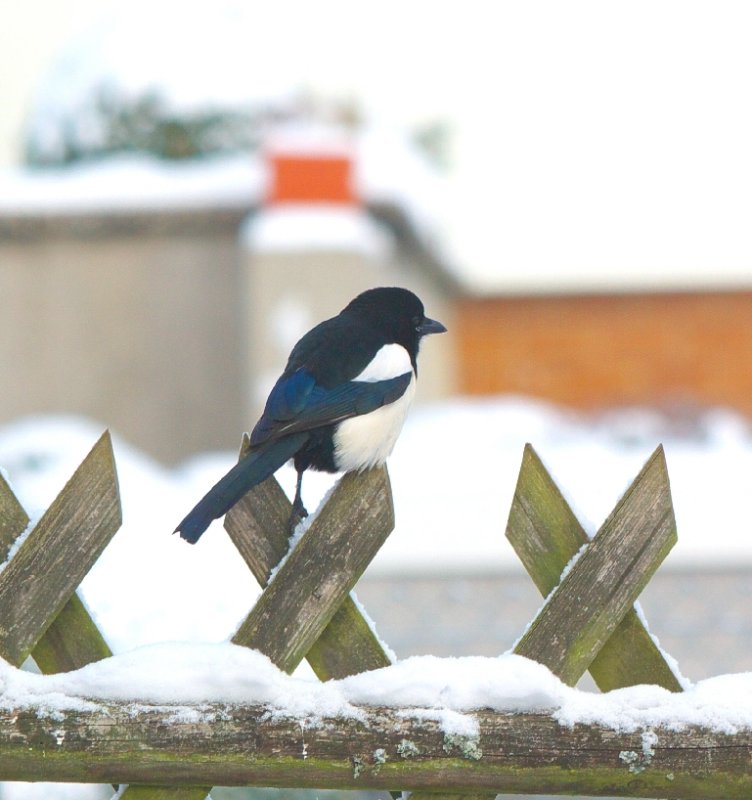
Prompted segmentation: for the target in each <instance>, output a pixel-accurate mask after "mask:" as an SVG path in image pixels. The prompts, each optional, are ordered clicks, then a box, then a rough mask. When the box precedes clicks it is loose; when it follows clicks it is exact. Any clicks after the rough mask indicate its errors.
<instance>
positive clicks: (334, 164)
mask: <svg viewBox="0 0 752 800" xmlns="http://www.w3.org/2000/svg"><path fill="white" fill-rule="evenodd" d="M268 159H269V168H270V185H269V192H268V194H267V197H266V202H267V203H268V204H270V205H275V204H280V203H338V204H346V205H359V204H360V202H359V198H358V197H357V196H356V194H355V190H354V180H353V159H352V157H351V156H350V155H345V154H340V153H337V154H332V153H326V152H315V151H314V152H309V153H306V152H300V151H298V152H292V151H271V152H269V154H268Z"/></svg>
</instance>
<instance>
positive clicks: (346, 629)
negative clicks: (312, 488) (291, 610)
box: [225, 476, 391, 680]
mask: <svg viewBox="0 0 752 800" xmlns="http://www.w3.org/2000/svg"><path fill="white" fill-rule="evenodd" d="M290 509H291V503H290V501H289V500H288V499H287V495H285V493H284V491H283V490H282V488H281V487H280V485H279V483H278V482H277V480H276V478H274V476H272V477H270V478H268V479H267V480H266V481H264V482H263V483H261V484H259V485H258V486H256V487H254V488H253V489H251V491H250V492H248V494H246V496H245V497H244V498H243V499H242V500H241V501H240V502H239V503H238V504H237V505H236V506H234V507H233V508H232V509H231V510H230V511H229V512H228V514H227V515H226V516H225V528H226V529H227V532H228V534H229V535H230V538H231V539H232V541H233V542H234V544H235V546H236V547H237V548H238V551H239V552H240V554H241V556H242V557H243V559H244V560H245V562H246V564H247V565H248V567H249V569H250V570H251V572H252V573H253V574H254V576H255V577H256V580H257V581H258V582H259V584H260V585H261V586H262V587H263V586H266V585H267V583H268V578H269V573H270V572H271V570H272V568H273V567H275V566H276V565H277V564H278V563H279V562H280V561H281V560H282V558H283V557H284V555H285V554H286V553H287V550H288V546H289V541H288V535H287V520H288V518H289V516H290ZM306 658H307V659H308V661H309V663H310V664H311V666H312V668H313V670H314V672H315V673H316V675H317V676H318V677H319V679H320V680H330V679H332V678H334V679H337V678H344V677H346V676H347V675H354V674H356V673H358V672H365V671H366V670H370V669H379V668H381V667H386V666H389V664H390V663H391V660H390V658H389V655H388V654H387V653H386V651H385V649H384V647H383V645H382V644H381V642H380V641H379V639H378V637H377V636H376V635H375V634H374V632H373V630H372V628H371V626H370V624H369V622H368V621H367V620H366V619H365V617H364V616H363V614H362V613H361V611H360V610H359V608H358V607H357V605H356V604H355V603H354V602H353V600H352V599H351V598H350V597H349V596H348V597H346V598H345V600H344V601H343V602H342V604H341V605H340V606H339V608H338V609H337V611H336V613H335V614H334V616H333V617H332V619H331V620H330V622H329V624H328V625H327V626H326V628H325V629H324V630H323V632H322V633H321V636H319V638H318V639H317V640H316V641H315V642H314V643H313V644H312V645H311V647H310V649H309V651H308V653H307V655H306Z"/></svg>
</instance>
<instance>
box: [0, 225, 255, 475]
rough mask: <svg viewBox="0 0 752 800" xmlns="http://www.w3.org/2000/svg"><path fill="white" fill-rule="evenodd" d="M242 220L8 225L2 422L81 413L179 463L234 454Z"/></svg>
mask: <svg viewBox="0 0 752 800" xmlns="http://www.w3.org/2000/svg"><path fill="white" fill-rule="evenodd" d="M244 214H245V211H240V210H239V211H232V212H228V211H223V212H215V211H211V210H203V211H193V212H172V213H171V212H169V211H155V212H149V213H138V212H133V213H117V214H94V213H89V214H85V215H75V214H67V215H65V216H62V217H54V218H50V217H45V216H43V215H42V216H36V217H29V216H26V217H23V218H16V219H12V218H2V219H0V364H1V365H2V376H3V380H2V384H3V389H2V392H0V423H5V422H8V421H10V420H12V419H13V418H16V417H19V416H24V415H28V414H37V413H44V414H47V413H73V414H82V415H86V416H88V417H91V418H94V419H97V420H99V421H101V422H102V424H103V425H107V426H111V427H112V428H113V429H114V430H115V431H116V432H117V433H119V434H121V435H122V436H124V437H125V438H126V439H128V440H129V441H131V442H132V443H133V444H135V445H137V446H139V447H141V448H143V449H144V450H145V451H147V452H149V453H151V454H152V455H155V456H158V457H160V458H161V459H163V460H165V461H168V462H171V461H175V460H177V459H179V458H182V457H185V456H186V455H188V454H190V453H193V452H196V451H205V450H208V449H213V448H218V447H235V446H236V445H237V443H238V441H239V434H240V432H241V431H242V430H243V426H244V425H245V424H247V423H246V421H245V419H244V410H245V395H244V392H245V386H246V383H247V377H246V375H245V370H246V363H247V361H246V357H245V353H246V349H247V348H246V342H245V338H244V333H245V327H246V326H245V322H244V316H245V306H244V302H243V298H242V294H241V285H242V281H241V259H240V253H239V248H238V243H237V231H238V228H239V225H240V221H241V220H242V218H243V216H244Z"/></svg>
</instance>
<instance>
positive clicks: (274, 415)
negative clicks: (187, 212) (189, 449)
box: [251, 369, 412, 446]
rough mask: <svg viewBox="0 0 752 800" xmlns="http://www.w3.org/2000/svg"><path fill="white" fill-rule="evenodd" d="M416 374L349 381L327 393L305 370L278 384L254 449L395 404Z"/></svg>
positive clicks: (254, 435)
mask: <svg viewBox="0 0 752 800" xmlns="http://www.w3.org/2000/svg"><path fill="white" fill-rule="evenodd" d="M411 379H412V372H406V373H404V374H403V375H398V376H397V377H396V378H389V379H387V380H383V381H373V382H368V381H346V382H345V383H342V384H340V385H339V386H335V387H334V388H331V389H327V388H325V387H323V386H320V385H318V384H317V383H316V380H315V378H314V377H313V375H311V373H310V372H308V371H307V370H305V369H298V370H296V371H295V372H293V373H292V374H290V375H287V376H283V377H282V378H280V380H279V381H277V383H276V385H275V386H274V388H273V389H272V391H271V394H270V395H269V399H268V400H267V403H266V408H265V409H264V414H263V416H262V417H261V419H260V420H259V421H258V423H257V425H256V427H255V428H254V429H253V432H252V433H251V446H256V445H259V444H261V443H263V442H265V441H268V440H270V439H277V438H279V437H280V436H287V435H288V434H291V433H295V432H298V431H307V430H311V429H312V428H319V427H322V426H324V425H333V424H335V423H337V422H341V421H342V420H345V419H349V418H350V417H357V416H360V415H361V414H368V413H370V412H371V411H375V410H376V409H377V408H381V407H382V406H385V405H388V404H389V403H393V402H394V401H395V400H397V399H399V398H400V397H401V396H402V395H403V394H404V393H405V391H406V390H407V387H408V386H409V384H410V381H411Z"/></svg>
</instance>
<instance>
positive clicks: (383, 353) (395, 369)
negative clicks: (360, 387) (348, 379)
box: [353, 344, 413, 383]
mask: <svg viewBox="0 0 752 800" xmlns="http://www.w3.org/2000/svg"><path fill="white" fill-rule="evenodd" d="M412 368H413V365H412V363H411V361H410V354H409V353H408V352H407V350H405V348H404V347H403V346H402V345H401V344H385V345H384V346H383V347H382V348H380V349H379V350H378V352H377V353H376V355H375V356H374V357H373V358H372V359H371V361H370V362H369V363H368V365H367V366H366V368H365V369H364V370H363V371H362V372H361V373H360V374H359V375H356V376H355V377H354V378H353V380H354V381H365V382H367V383H374V382H375V381H386V380H389V379H390V378H397V377H398V376H400V375H404V374H405V373H406V372H411V371H412Z"/></svg>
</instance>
